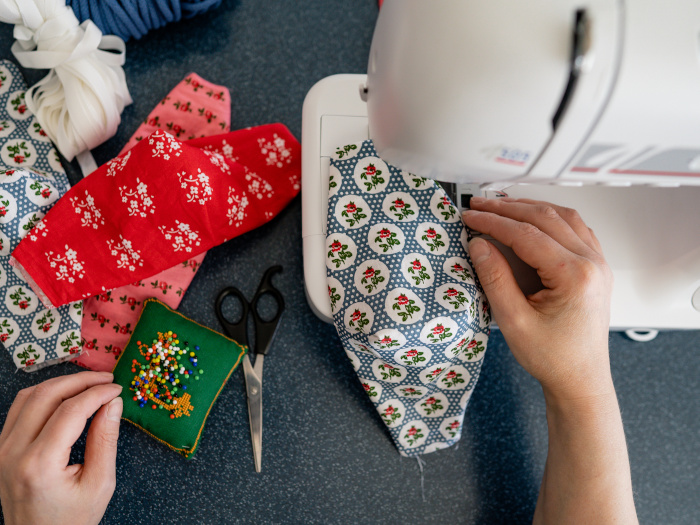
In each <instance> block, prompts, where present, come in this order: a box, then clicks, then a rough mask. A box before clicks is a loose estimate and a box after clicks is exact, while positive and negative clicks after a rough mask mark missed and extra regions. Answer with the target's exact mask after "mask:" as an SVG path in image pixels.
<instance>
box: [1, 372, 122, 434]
mask: <svg viewBox="0 0 700 525" xmlns="http://www.w3.org/2000/svg"><path fill="white" fill-rule="evenodd" d="M112 379H113V376H112V374H110V373H107V372H80V373H78V374H71V375H67V376H62V377H56V378H53V379H49V380H48V381H44V382H43V383H40V384H38V385H36V386H35V387H33V389H32V391H31V393H30V395H29V396H28V397H27V399H26V400H25V402H24V405H23V406H22V410H21V412H20V413H19V415H18V417H17V420H16V423H15V425H14V428H13V430H12V434H13V438H12V439H13V441H17V442H18V443H24V444H28V443H31V442H32V441H34V439H36V437H37V436H38V435H39V433H40V432H41V429H42V428H44V425H45V424H46V422H47V421H48V420H49V418H50V417H51V415H52V414H53V413H54V412H55V411H56V409H57V408H58V407H59V406H60V405H61V403H63V402H64V400H66V399H70V398H72V397H73V396H75V395H77V394H79V393H80V392H83V391H85V390H86V389H88V388H90V387H92V386H95V385H100V384H104V383H111V382H112Z"/></svg>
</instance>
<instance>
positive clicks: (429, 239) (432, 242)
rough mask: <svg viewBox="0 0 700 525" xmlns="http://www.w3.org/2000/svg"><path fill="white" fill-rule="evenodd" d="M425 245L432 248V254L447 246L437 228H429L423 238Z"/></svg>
mask: <svg viewBox="0 0 700 525" xmlns="http://www.w3.org/2000/svg"><path fill="white" fill-rule="evenodd" d="M421 239H423V240H424V241H425V243H426V244H427V245H428V247H429V248H430V251H431V252H434V251H437V250H438V249H440V248H441V247H443V246H445V243H444V242H443V241H442V240H441V239H442V235H440V234H439V233H438V232H436V231H435V228H427V229H426V230H425V231H424V232H423V235H422V237H421Z"/></svg>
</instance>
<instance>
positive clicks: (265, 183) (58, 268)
mask: <svg viewBox="0 0 700 525" xmlns="http://www.w3.org/2000/svg"><path fill="white" fill-rule="evenodd" d="M300 149H301V148H300V145H299V143H298V142H297V140H296V139H295V138H294V136H293V135H292V134H291V133H290V132H289V130H288V129H287V128H286V127H285V126H284V125H282V124H269V125H265V126H259V127H256V128H249V129H245V130H240V131H235V132H231V133H226V134H223V135H217V136H214V137H206V138H200V139H195V140H192V141H189V142H187V143H183V142H180V141H179V140H177V139H176V138H174V137H173V136H172V135H170V134H169V133H166V132H163V131H156V132H154V133H153V134H151V135H150V136H149V137H148V138H147V139H144V140H142V141H141V142H140V143H139V144H137V145H136V146H135V147H133V148H132V149H131V150H129V151H128V152H127V153H125V154H123V155H121V156H119V157H117V158H115V159H114V160H112V161H110V162H109V163H107V164H105V165H103V166H102V167H100V168H99V169H98V170H97V171H96V172H94V173H93V174H92V175H90V176H89V177H87V178H86V179H84V180H82V181H81V182H79V183H78V184H77V185H75V186H74V187H73V188H72V189H71V190H70V191H69V192H68V193H67V194H66V196H65V197H64V198H63V199H61V200H60V201H59V202H58V203H57V204H56V205H55V206H54V207H53V208H52V209H51V211H50V212H49V213H48V214H47V215H46V216H45V217H44V218H43V219H42V220H41V221H40V222H39V223H38V224H37V226H35V228H41V229H42V230H43V232H44V233H45V234H46V235H45V236H42V237H38V236H35V238H36V240H33V239H32V238H27V239H25V240H24V241H22V242H21V243H20V244H19V246H17V248H16V249H15V251H14V252H13V254H12V261H11V263H12V265H13V266H14V267H15V268H17V269H18V270H19V271H21V272H22V273H23V274H25V275H27V276H29V277H31V279H32V280H33V281H34V283H35V285H36V287H37V288H38V291H40V292H41V293H42V294H43V295H44V296H45V298H46V306H48V307H56V306H59V305H62V304H66V303H68V302H71V301H75V300H78V299H83V298H85V297H89V296H92V295H97V294H100V293H104V292H106V291H109V290H112V289H114V288H118V287H120V286H124V285H127V284H130V283H133V282H136V281H138V280H142V279H144V278H148V277H150V276H153V275H155V274H157V273H159V272H161V271H163V270H165V269H167V268H170V267H172V266H174V265H176V264H180V263H182V262H184V261H186V260H188V259H190V258H191V257H193V256H195V255H197V254H199V253H202V252H204V251H206V250H208V249H210V248H212V247H214V246H216V245H218V244H221V243H223V242H225V241H226V240H228V239H232V238H233V237H236V236H238V235H241V234H243V233H245V232H247V231H249V230H251V229H253V228H255V227H257V226H259V225H261V224H263V223H265V222H267V221H269V220H270V219H272V218H273V217H274V216H275V215H276V214H277V213H279V212H280V211H281V210H282V209H283V208H284V207H285V206H286V205H287V204H288V203H289V202H290V201H291V199H292V198H294V196H296V194H297V193H298V191H299V179H300V172H301V169H300ZM253 203H254V204H255V205H252V204H253Z"/></svg>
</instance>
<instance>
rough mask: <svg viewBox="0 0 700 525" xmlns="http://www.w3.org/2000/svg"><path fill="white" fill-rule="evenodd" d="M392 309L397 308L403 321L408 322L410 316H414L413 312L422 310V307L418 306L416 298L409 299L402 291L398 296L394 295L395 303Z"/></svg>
mask: <svg viewBox="0 0 700 525" xmlns="http://www.w3.org/2000/svg"><path fill="white" fill-rule="evenodd" d="M391 309H392V310H396V311H397V314H398V316H399V317H400V318H401V320H402V321H403V322H406V321H407V320H408V319H409V318H411V317H413V314H414V313H416V312H420V310H421V309H420V307H418V306H416V301H415V300H414V299H409V298H408V297H407V296H406V295H405V294H403V293H401V294H399V295H398V296H397V297H394V304H393V305H392V306H391Z"/></svg>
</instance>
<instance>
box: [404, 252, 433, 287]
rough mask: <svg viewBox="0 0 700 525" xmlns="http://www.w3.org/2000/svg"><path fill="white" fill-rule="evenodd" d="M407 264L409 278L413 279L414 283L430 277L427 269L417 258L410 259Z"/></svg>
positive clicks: (419, 282) (417, 283)
mask: <svg viewBox="0 0 700 525" xmlns="http://www.w3.org/2000/svg"><path fill="white" fill-rule="evenodd" d="M409 264H410V266H409V267H408V273H409V274H410V275H411V279H413V280H414V281H415V283H416V285H420V284H423V283H424V282H426V281H429V280H430V279H432V277H431V276H430V274H429V273H428V270H426V269H425V266H423V264H422V263H421V262H420V260H419V259H417V258H416V259H414V260H412V261H410V263H409Z"/></svg>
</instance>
